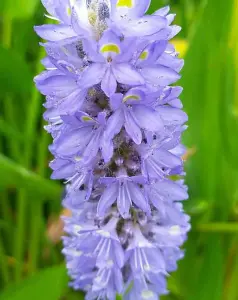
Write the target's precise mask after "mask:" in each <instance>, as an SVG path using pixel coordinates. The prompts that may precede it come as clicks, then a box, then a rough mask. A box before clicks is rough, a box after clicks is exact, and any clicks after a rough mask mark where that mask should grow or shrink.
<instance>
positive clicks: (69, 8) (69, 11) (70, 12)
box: [67, 6, 72, 17]
mask: <svg viewBox="0 0 238 300" xmlns="http://www.w3.org/2000/svg"><path fill="white" fill-rule="evenodd" d="M67 15H68V16H69V17H70V16H71V15H72V10H71V7H70V6H68V7H67Z"/></svg>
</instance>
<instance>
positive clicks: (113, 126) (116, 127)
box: [105, 109, 124, 139]
mask: <svg viewBox="0 0 238 300" xmlns="http://www.w3.org/2000/svg"><path fill="white" fill-rule="evenodd" d="M123 125H124V114H123V110H122V109H118V110H116V111H115V112H114V113H113V114H112V115H111V117H110V118H109V119H108V121H107V126H106V130H105V134H106V136H107V137H108V138H109V139H112V138H114V136H115V135H117V134H118V133H119V132H120V130H121V128H122V126H123Z"/></svg>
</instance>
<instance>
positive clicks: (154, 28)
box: [121, 16, 168, 37]
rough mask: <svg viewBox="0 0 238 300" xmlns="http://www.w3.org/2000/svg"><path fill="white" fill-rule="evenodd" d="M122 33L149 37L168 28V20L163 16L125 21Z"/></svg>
mask: <svg viewBox="0 0 238 300" xmlns="http://www.w3.org/2000/svg"><path fill="white" fill-rule="evenodd" d="M123 22H124V24H123V23H122V27H121V31H122V32H123V34H124V35H125V36H127V37H129V36H137V37H141V36H149V35H152V34H155V33H157V32H159V31H160V30H161V29H162V28H164V27H166V26H167V22H168V21H167V19H166V18H164V17H161V16H144V17H142V18H140V19H137V20H130V21H129V22H128V23H127V22H125V21H123Z"/></svg>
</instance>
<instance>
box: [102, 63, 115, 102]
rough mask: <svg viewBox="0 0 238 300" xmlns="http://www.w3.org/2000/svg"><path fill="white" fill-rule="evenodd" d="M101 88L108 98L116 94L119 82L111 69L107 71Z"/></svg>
mask: <svg viewBox="0 0 238 300" xmlns="http://www.w3.org/2000/svg"><path fill="white" fill-rule="evenodd" d="M101 88H102V90H103V91H104V93H105V94H106V95H107V96H108V97H110V96H111V95H113V94H114V93H115V91H116V88H117V82H116V79H115V76H114V74H113V73H112V70H111V68H108V69H107V70H106V73H105V75H104V76H103V79H102V83H101Z"/></svg>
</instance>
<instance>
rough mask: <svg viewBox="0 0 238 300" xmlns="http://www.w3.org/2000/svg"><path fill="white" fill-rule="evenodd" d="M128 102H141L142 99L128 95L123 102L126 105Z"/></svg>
mask: <svg viewBox="0 0 238 300" xmlns="http://www.w3.org/2000/svg"><path fill="white" fill-rule="evenodd" d="M128 100H135V101H139V100H140V97H139V96H136V95H128V96H126V97H124V98H123V102H124V103H125V102H126V101H128Z"/></svg>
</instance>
